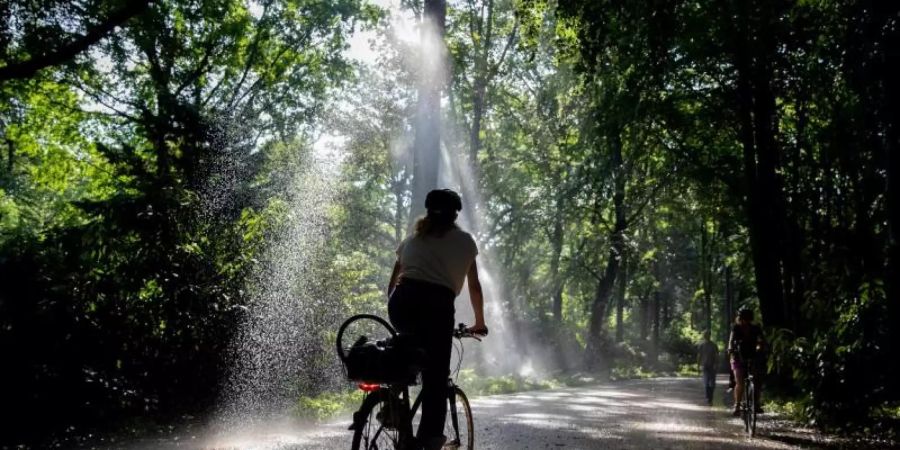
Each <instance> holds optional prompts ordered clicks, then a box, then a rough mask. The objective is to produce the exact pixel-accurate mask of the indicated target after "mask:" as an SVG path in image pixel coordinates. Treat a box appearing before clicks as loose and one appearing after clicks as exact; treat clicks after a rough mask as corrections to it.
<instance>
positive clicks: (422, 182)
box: [409, 0, 447, 221]
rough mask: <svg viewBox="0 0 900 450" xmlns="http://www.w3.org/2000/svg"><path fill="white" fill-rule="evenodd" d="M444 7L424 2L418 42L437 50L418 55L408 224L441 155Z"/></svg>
mask: <svg viewBox="0 0 900 450" xmlns="http://www.w3.org/2000/svg"><path fill="white" fill-rule="evenodd" d="M446 15H447V4H446V2H445V0H425V8H424V12H423V17H422V22H423V26H422V31H421V36H420V39H421V40H422V42H423V43H424V42H432V43H433V44H434V45H435V46H436V47H437V51H436V52H434V53H428V54H426V53H425V52H423V53H422V55H421V58H422V61H421V62H422V66H421V67H420V73H419V80H418V82H419V88H418V89H419V95H418V100H417V114H416V130H415V138H414V140H413V196H412V208H411V209H412V211H411V214H410V217H409V219H410V221H412V220H415V219H416V217H417V216H419V215H421V214H422V213H423V212H424V210H425V196H426V195H427V194H428V191H430V190H432V189H436V188H437V187H438V186H437V182H438V167H439V164H440V156H441V127H440V122H441V91H442V89H443V87H444V84H445V82H446V70H447V65H446V49H445V46H444V35H445V32H446V31H445V29H446Z"/></svg>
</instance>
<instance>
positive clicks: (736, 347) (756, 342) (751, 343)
mask: <svg viewBox="0 0 900 450" xmlns="http://www.w3.org/2000/svg"><path fill="white" fill-rule="evenodd" d="M765 345H766V341H765V337H764V336H763V333H762V328H761V327H760V326H759V325H756V324H754V323H753V310H752V309H750V308H747V307H744V308H741V309H740V310H739V311H738V314H737V317H736V318H735V324H734V326H732V327H731V337H729V338H728V354H729V355H731V370H732V372H734V379H735V382H736V385H735V389H734V411H733V412H732V415H734V416H740V415H741V398H742V396H743V394H744V388H745V386H744V376H745V374H746V371H747V363H748V362H751V363H752V364H751V369H752V370H753V375H754V378H755V382H756V395H755V397H756V399H755V400H756V401H755V402H754V403H756V405H757V407H756V412H757V413H762V408H760V407H759V394H760V392H761V390H762V386H761V381H762V380H761V378H760V376H759V375H761V372H760V370H759V369H760V368H761V367H762V364H763V363H764V361H763V359H762V356H763V350H764V349H765Z"/></svg>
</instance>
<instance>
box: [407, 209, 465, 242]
mask: <svg viewBox="0 0 900 450" xmlns="http://www.w3.org/2000/svg"><path fill="white" fill-rule="evenodd" d="M454 228H457V226H456V212H455V211H454V212H453V213H452V214H445V213H437V212H435V211H433V210H429V211H428V213H427V214H426V215H424V216H422V217H420V218H419V220H416V225H415V235H416V237H424V236H435V237H442V236H443V235H444V234H446V233H447V232H448V231H450V230H452V229H454Z"/></svg>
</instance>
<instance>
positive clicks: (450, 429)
mask: <svg viewBox="0 0 900 450" xmlns="http://www.w3.org/2000/svg"><path fill="white" fill-rule="evenodd" d="M363 320H368V321H372V322H374V323H377V324H378V325H379V326H380V327H381V328H383V329H384V330H382V332H386V333H387V334H388V337H389V338H396V337H397V333H396V331H395V330H394V329H393V327H391V326H390V324H388V323H387V322H386V321H385V320H384V319H382V318H380V317H378V316H374V315H368V314H361V315H357V316H353V317H351V318H349V319H347V321H345V322H344V324H342V325H341V328H340V329H339V331H338V336H337V343H338V344H337V347H338V349H337V350H338V356H339V357H340V359H341V361H342V362H343V363H344V364H345V367H346V366H347V356H348V354H349V353H350V350H351V349H352V347H353V346H354V345H358V344H359V343H360V342H362V338H363V337H366V336H364V335H363V336H362V337H360V338H357V339H356V340H355V341H354V344H352V345H350V346H347V345H346V344H347V343H346V342H344V336H345V334H348V333H347V329H348V328H349V327H350V326H351V325H352V324H354V323H355V322H359V321H363ZM370 332H371V329H370ZM376 333H377V331H376ZM453 337H454V338H455V339H456V341H455V345H454V348H456V350H457V351H458V352H459V354H460V357H459V360H458V363H457V366H456V369H455V370H454V371H453V372H452V373H451V374H450V377H449V378H448V379H447V401H448V402H449V408H448V409H447V414H448V420H447V421H446V422H445V423H446V425H445V430H444V435H445V436H447V438H448V441H447V442H446V443H445V444H444V447H443V448H445V449H464V450H472V449H474V448H475V434H474V422H473V419H472V408H471V407H470V406H469V399H468V397H466V394H465V393H464V392H463V390H462V389H460V388H459V386H457V385H456V381H455V378H456V377H458V375H459V369H460V367H461V365H462V359H463V358H462V357H463V353H464V352H463V350H464V346H463V343H462V340H463V339H465V338H472V339H475V340H478V341H480V340H481V339H480V338H479V337H478V336H477V335H475V334H473V333H470V332H468V331H467V329H466V326H465V325H464V324H459V325H458V326H457V328H456V329H455V330H454V331H453ZM369 342H371V341H369ZM401 372H402V371H401ZM416 372H417V371H416ZM398 377H399V378H401V380H391V381H385V380H376V381H371V382H367V381H362V382H359V383H358V387H359V389H360V390H362V391H363V392H365V393H366V394H365V397H364V398H363V401H362V404H361V405H360V407H359V410H357V411H356V412H354V413H353V423H352V424H351V425H350V427H349V429H350V430H353V443H352V445H351V449H352V450H383V449H396V450H406V449H408V448H411V447H412V446H413V443H414V442H415V439H414V438H413V429H414V428H415V426H416V424H417V422H418V417H419V416H421V413H420V412H419V407H420V406H421V403H422V399H421V396H420V395H417V396H416V398H415V400H414V401H413V403H412V406H411V407H410V389H409V388H410V387H411V386H413V385H415V384H416V380H415V378H414V377H413V378H410V377H408V376H404V374H402V373H400V374H398ZM403 378H405V379H403ZM420 394H421V392H420Z"/></svg>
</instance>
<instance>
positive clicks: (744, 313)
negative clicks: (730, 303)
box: [738, 306, 753, 322]
mask: <svg viewBox="0 0 900 450" xmlns="http://www.w3.org/2000/svg"><path fill="white" fill-rule="evenodd" d="M738 317H739V318H741V319H744V320H747V321H750V322H752V321H753V310H752V309H750V308H748V307H746V306H743V307H741V309H739V310H738Z"/></svg>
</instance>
